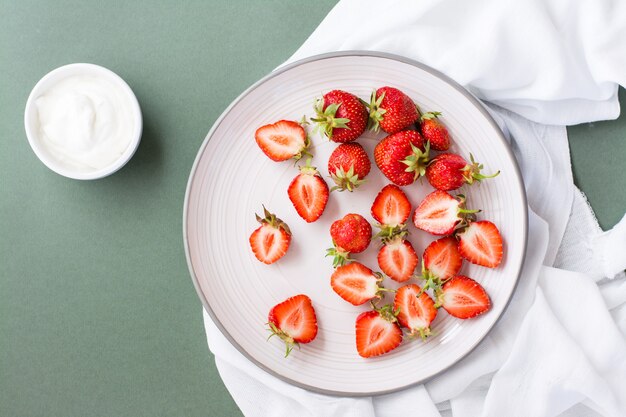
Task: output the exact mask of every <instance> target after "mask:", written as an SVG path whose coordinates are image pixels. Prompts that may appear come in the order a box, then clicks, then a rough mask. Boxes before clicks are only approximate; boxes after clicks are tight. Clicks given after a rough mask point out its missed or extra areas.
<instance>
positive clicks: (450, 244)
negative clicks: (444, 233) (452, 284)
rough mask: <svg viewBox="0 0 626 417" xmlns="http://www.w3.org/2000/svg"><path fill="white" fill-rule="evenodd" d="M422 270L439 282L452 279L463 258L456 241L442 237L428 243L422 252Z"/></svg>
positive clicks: (457, 271)
mask: <svg viewBox="0 0 626 417" xmlns="http://www.w3.org/2000/svg"><path fill="white" fill-rule="evenodd" d="M423 259H424V268H425V269H426V270H427V271H428V272H429V273H430V274H431V275H434V276H435V277H437V278H439V279H440V280H441V281H445V280H447V279H449V278H452V277H453V276H455V275H456V274H458V273H459V271H460V270H461V266H462V265H463V258H461V254H460V253H459V249H458V242H457V240H456V239H455V238H454V237H452V236H448V237H443V238H441V239H437V240H435V241H433V242H431V243H430V245H428V246H427V247H426V249H425V250H424V258H423Z"/></svg>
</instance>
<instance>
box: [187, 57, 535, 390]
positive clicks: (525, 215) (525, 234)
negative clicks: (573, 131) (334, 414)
mask: <svg viewBox="0 0 626 417" xmlns="http://www.w3.org/2000/svg"><path fill="white" fill-rule="evenodd" d="M345 56H370V57H378V58H385V59H391V60H396V61H399V62H403V63H407V64H410V65H413V66H415V67H417V68H419V69H421V70H423V71H426V72H428V73H431V74H433V75H435V76H436V77H438V78H440V79H442V80H444V81H445V82H447V83H448V84H449V85H450V86H451V87H453V88H454V89H456V90H458V91H459V92H461V93H462V94H463V95H464V96H465V97H466V98H467V99H468V101H469V102H470V103H471V104H472V105H474V106H475V107H476V108H477V109H478V110H479V111H480V113H481V114H482V115H483V116H484V117H485V119H486V120H487V121H488V123H489V124H491V125H492V127H493V129H494V131H495V132H496V134H497V136H498V137H499V138H500V140H501V141H502V143H503V144H504V145H505V148H506V150H507V152H508V154H509V156H510V158H511V161H512V163H513V169H514V170H515V173H516V177H517V178H518V181H519V184H518V186H519V188H520V190H521V198H522V201H523V218H524V222H523V224H522V235H523V239H524V241H525V242H526V244H525V245H524V246H523V248H522V252H521V259H522V265H523V260H524V259H525V257H526V252H527V244H528V205H527V197H526V192H525V187H524V184H523V180H522V175H521V171H520V168H519V165H518V164H517V160H516V159H515V156H514V154H513V151H512V150H511V148H510V146H509V144H508V142H507V141H506V139H505V137H504V135H503V134H502V131H501V130H500V127H499V126H498V125H497V123H496V122H495V121H494V119H493V118H492V117H491V115H490V114H489V113H488V112H487V110H486V109H485V108H484V106H483V105H482V103H481V102H480V101H479V100H478V99H476V98H475V97H474V96H473V95H472V94H471V93H470V92H468V91H467V90H466V89H465V88H463V87H462V86H461V85H459V84H458V83H457V82H456V81H454V80H453V79H451V78H450V77H448V76H447V75H445V74H443V73H441V72H439V71H437V70H435V69H433V68H431V67H429V66H427V65H425V64H422V63H420V62H418V61H414V60H412V59H409V58H406V57H402V56H399V55H394V54H390V53H383V52H371V51H360V50H353V51H341V52H331V53H325V54H320V55H315V56H311V57H309V58H305V59H302V60H299V61H296V62H293V63H291V64H288V65H285V66H283V67H280V68H278V69H277V70H275V71H273V72H271V73H269V74H268V75H266V76H265V77H263V78H262V79H260V80H259V81H257V82H256V83H254V84H253V85H252V86H250V87H249V88H248V89H246V90H245V91H244V92H243V93H241V94H240V95H239V96H238V97H237V98H236V99H235V100H234V101H233V102H232V103H231V104H230V105H229V106H228V107H227V108H226V109H225V110H224V112H223V113H222V114H221V115H220V117H219V118H218V119H217V120H216V121H215V123H214V124H213V126H212V128H211V130H210V131H209V133H208V134H207V136H206V138H205V140H204V141H203V143H202V145H201V146H200V149H199V151H198V154H197V156H196V159H195V161H194V163H193V166H192V168H191V173H190V174H189V180H188V182H187V190H186V192H185V201H184V207H183V243H184V247H185V256H186V258H187V267H188V268H189V273H190V275H191V279H192V281H193V284H194V287H195V288H196V292H197V294H198V297H199V298H200V300H201V302H202V304H203V306H204V309H205V310H206V311H207V313H208V314H209V316H210V317H211V319H212V320H213V322H214V323H215V325H216V326H217V327H218V329H219V330H220V331H221V332H222V334H223V335H224V336H225V337H226V339H228V341H229V342H230V343H231V344H232V345H233V346H234V347H235V348H236V349H237V350H238V351H239V352H241V354H243V355H244V356H245V357H246V358H247V359H248V360H250V361H251V362H253V363H254V364H255V365H257V366H258V367H259V368H261V369H263V370H264V371H266V372H267V373H269V374H271V375H273V376H275V377H277V378H279V379H281V380H283V381H286V382H288V383H290V384H292V385H295V386H298V387H300V388H304V389H307V390H310V391H313V392H317V393H320V394H325V395H333V396H344V397H345V396H348V397H363V396H377V395H385V394H389V393H392V392H397V391H400V390H403V389H406V388H408V387H410V386H413V385H416V384H423V383H425V382H426V381H427V380H429V379H431V378H433V377H435V376H437V375H439V374H441V373H443V372H445V371H447V370H448V369H449V368H450V367H452V366H453V365H454V364H455V363H458V362H459V361H461V360H462V359H463V358H465V357H466V356H467V355H469V354H470V353H471V352H472V351H473V350H474V349H476V347H477V346H478V345H479V344H480V343H481V342H482V340H483V339H484V338H485V337H486V336H487V335H488V334H489V332H490V331H491V330H492V329H493V327H494V326H495V325H496V324H497V323H498V322H499V321H500V319H501V318H502V316H503V315H504V313H505V312H506V310H507V308H508V307H509V305H510V301H511V299H512V298H513V294H514V293H515V290H516V289H517V286H518V285H519V280H520V276H521V274H522V265H520V266H519V269H518V271H519V272H518V274H517V276H516V277H515V283H514V286H513V289H512V291H511V293H510V295H509V298H508V299H507V300H506V305H505V307H504V309H503V310H502V312H501V313H500V316H498V318H497V319H496V320H495V321H494V322H493V323H492V325H491V326H490V327H489V328H488V329H487V331H485V333H484V334H483V336H482V337H481V338H480V339H479V340H478V341H476V343H475V344H474V345H473V346H472V347H471V348H470V349H468V350H467V351H466V352H465V353H464V354H463V355H461V356H460V357H459V358H458V359H457V360H456V361H455V362H454V363H452V364H451V365H450V366H448V367H446V368H444V369H441V370H440V371H439V372H437V373H436V374H435V375H431V376H429V377H427V378H425V379H422V380H420V381H417V382H415V383H412V384H408V385H405V386H402V387H398V388H394V389H388V390H380V391H375V392H367V393H355V392H343V391H336V390H329V389H323V388H319V387H316V386H312V385H308V384H305V383H301V382H298V381H295V380H293V379H291V378H288V377H286V376H284V375H281V374H280V373H278V372H276V371H274V370H273V369H271V368H269V367H267V366H265V365H264V364H262V363H260V362H259V361H257V360H256V359H255V358H254V357H252V355H250V354H249V353H248V352H246V350H245V349H243V348H242V347H241V346H240V345H239V344H238V343H237V341H236V340H235V339H234V338H233V337H232V336H231V335H230V334H229V332H228V331H227V330H226V328H225V327H224V326H223V325H222V323H220V321H219V319H218V318H217V315H216V314H215V312H214V311H213V310H212V308H211V306H210V305H209V302H208V301H207V299H206V297H205V296H204V294H203V292H202V289H201V287H200V283H199V282H198V276H197V275H196V273H195V270H194V266H193V263H192V260H191V253H190V249H189V237H188V233H187V228H188V216H189V213H188V211H189V197H190V193H191V188H192V185H193V180H194V177H195V174H196V171H197V169H198V165H199V163H200V160H201V158H202V156H203V154H204V151H205V149H206V148H207V145H208V143H209V141H210V140H211V138H212V136H213V133H214V132H215V131H216V130H217V128H218V126H219V125H220V124H221V123H222V121H223V120H224V118H225V117H226V115H227V114H229V112H230V111H231V110H232V109H233V108H234V107H235V106H236V105H237V104H238V103H239V102H240V101H241V100H242V99H243V98H244V97H246V96H247V95H248V94H250V92H252V91H254V90H255V89H256V88H257V87H258V86H260V85H262V84H263V83H264V82H266V81H267V80H269V79H271V78H273V77H276V76H277V75H279V74H281V73H283V72H285V71H288V70H290V69H292V68H294V67H297V66H300V65H303V64H306V63H309V62H312V61H318V60H323V59H329V58H337V57H345Z"/></svg>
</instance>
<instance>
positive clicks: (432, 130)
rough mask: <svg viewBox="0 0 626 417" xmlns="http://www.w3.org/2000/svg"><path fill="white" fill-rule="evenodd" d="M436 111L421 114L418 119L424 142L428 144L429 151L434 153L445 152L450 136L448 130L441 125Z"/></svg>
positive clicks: (448, 146)
mask: <svg viewBox="0 0 626 417" xmlns="http://www.w3.org/2000/svg"><path fill="white" fill-rule="evenodd" d="M439 116H441V113H440V112H438V111H434V112H428V113H424V114H422V116H421V117H420V130H421V132H422V136H423V137H424V140H426V141H428V142H430V149H433V150H435V151H447V150H448V149H449V148H450V134H449V133H448V129H447V128H446V127H445V126H444V125H442V124H441V122H440V121H439V119H437V118H438V117H439Z"/></svg>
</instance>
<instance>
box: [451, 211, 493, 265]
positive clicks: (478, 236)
mask: <svg viewBox="0 0 626 417" xmlns="http://www.w3.org/2000/svg"><path fill="white" fill-rule="evenodd" d="M457 238H458V239H459V253H460V254H461V256H462V257H464V258H465V259H467V260H468V261H470V262H471V263H473V264H476V265H481V266H486V267H487V268H495V267H497V266H498V265H500V262H502V236H500V232H499V231H498V228H497V227H496V225H495V224H493V223H492V222H490V221H488V220H481V221H477V222H473V223H470V225H469V226H467V227H466V228H465V229H464V230H463V231H462V232H459V233H458V234H457Z"/></svg>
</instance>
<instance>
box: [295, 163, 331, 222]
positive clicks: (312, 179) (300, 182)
mask: <svg viewBox="0 0 626 417" xmlns="http://www.w3.org/2000/svg"><path fill="white" fill-rule="evenodd" d="M287 192H288V194H289V199H290V200H291V202H292V204H293V206H294V207H295V208H296V211H297V212H298V214H299V215H300V217H302V218H303V219H304V220H305V221H306V222H307V223H311V222H314V221H315V220H317V219H318V218H319V217H320V216H321V215H322V213H323V212H324V209H325V208H326V203H327V202H328V193H329V192H328V185H326V182H325V181H324V180H323V179H322V177H321V175H320V173H319V172H317V169H315V167H312V166H311V160H310V159H309V160H307V162H306V165H305V166H303V167H300V173H299V174H298V175H297V176H296V177H295V178H294V179H293V181H291V184H289V189H288V190H287Z"/></svg>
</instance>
